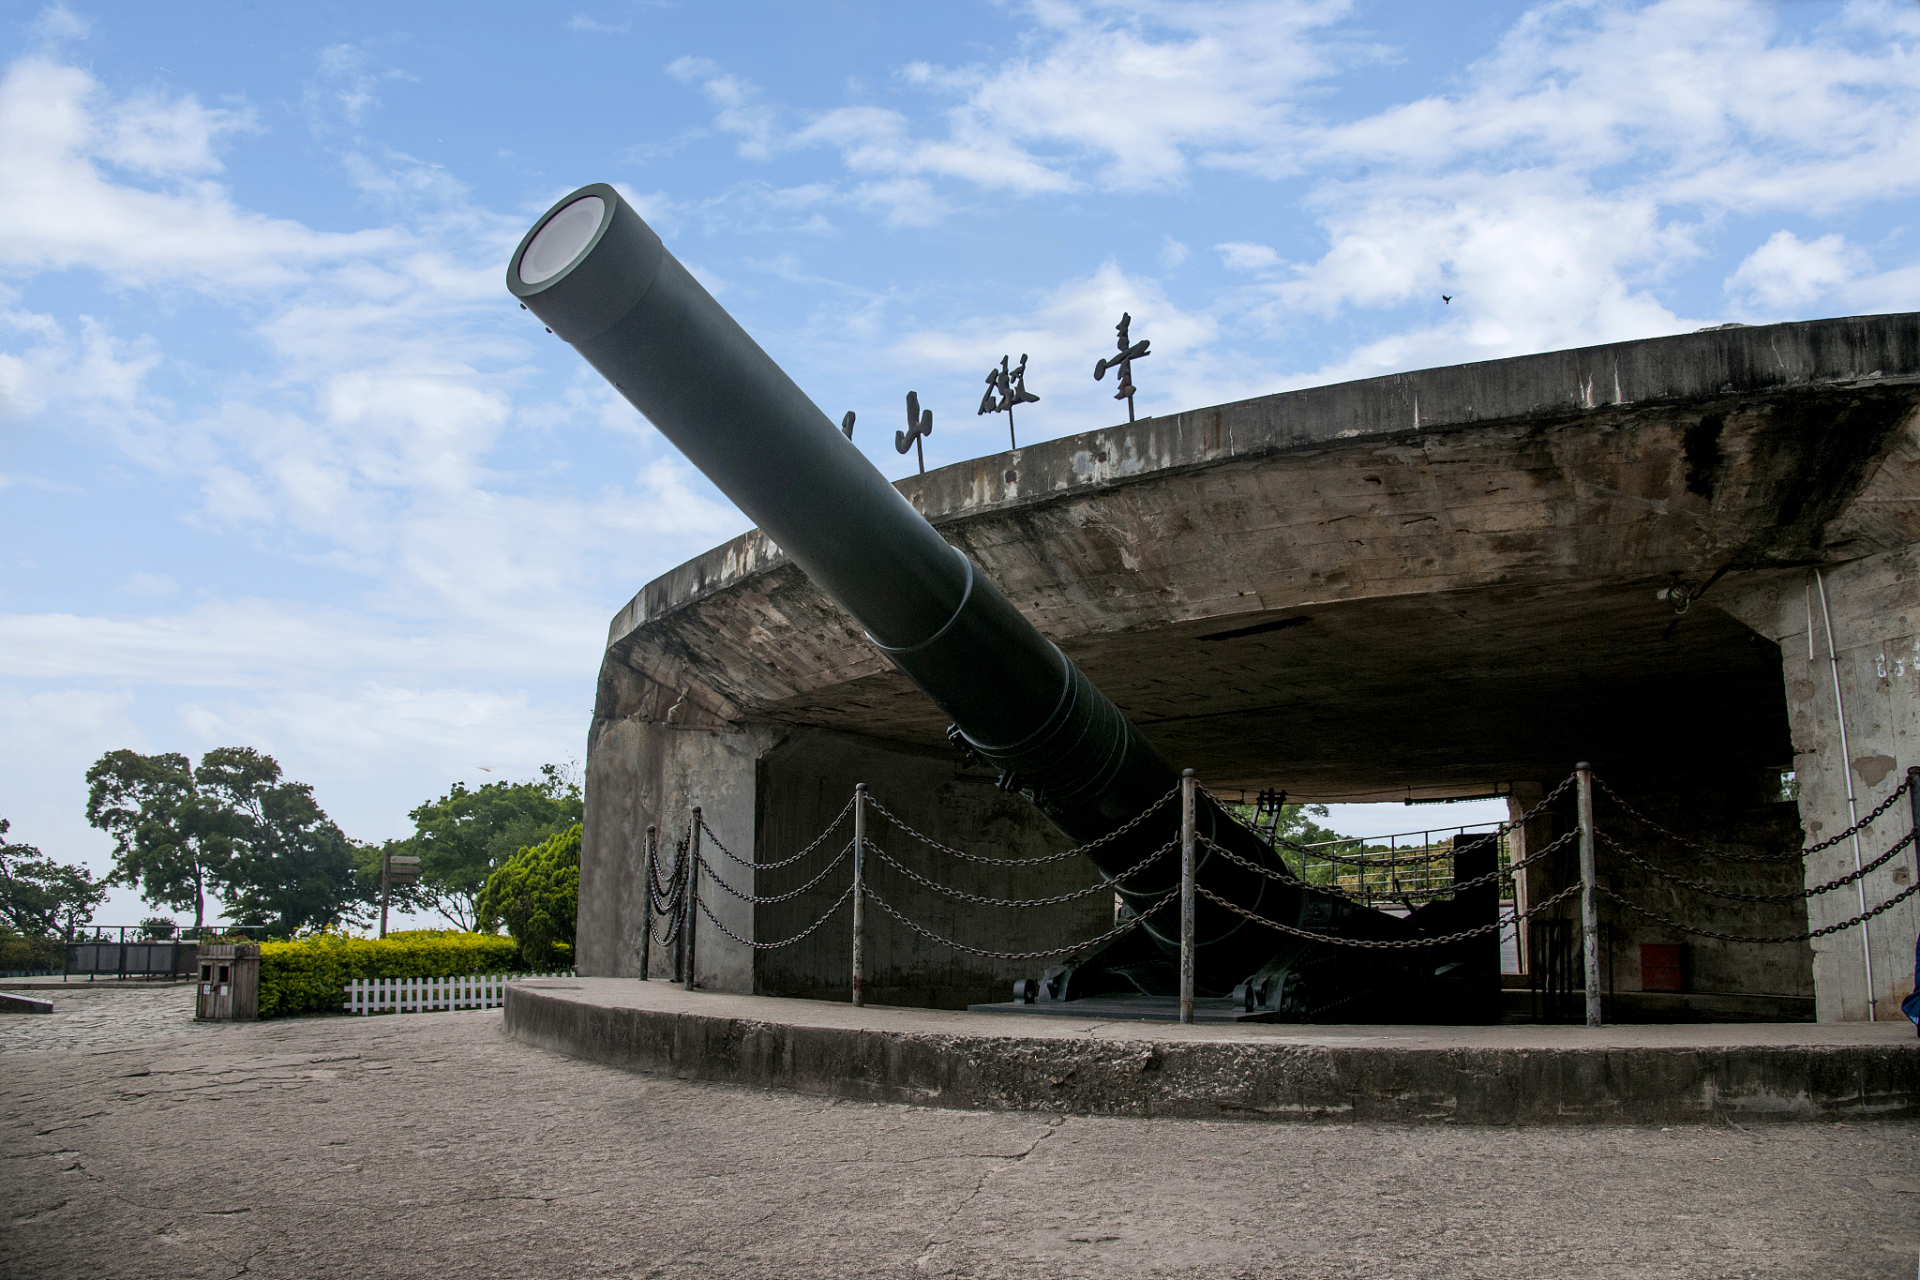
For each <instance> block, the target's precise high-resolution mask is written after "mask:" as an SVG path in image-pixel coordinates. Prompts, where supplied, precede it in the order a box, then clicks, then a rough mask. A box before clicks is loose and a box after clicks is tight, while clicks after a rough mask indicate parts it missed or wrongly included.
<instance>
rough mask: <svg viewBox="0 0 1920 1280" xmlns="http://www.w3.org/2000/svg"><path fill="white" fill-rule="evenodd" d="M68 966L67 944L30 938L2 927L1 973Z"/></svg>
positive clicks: (50, 939) (0, 933) (0, 935)
mask: <svg viewBox="0 0 1920 1280" xmlns="http://www.w3.org/2000/svg"><path fill="white" fill-rule="evenodd" d="M66 966H67V944H66V943H64V942H62V941H61V940H60V939H58V938H28V937H23V936H21V935H20V934H18V933H15V932H14V931H13V930H12V929H8V928H4V927H0V973H12V972H14V971H15V970H24V971H27V972H40V971H44V970H47V969H64V968H66Z"/></svg>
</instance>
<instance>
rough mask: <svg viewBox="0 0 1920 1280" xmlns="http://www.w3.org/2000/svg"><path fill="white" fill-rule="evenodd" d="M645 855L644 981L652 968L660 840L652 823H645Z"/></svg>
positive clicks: (642, 895) (642, 910)
mask: <svg viewBox="0 0 1920 1280" xmlns="http://www.w3.org/2000/svg"><path fill="white" fill-rule="evenodd" d="M646 848H647V856H646V857H645V858H643V859H642V860H641V863H640V874H641V875H642V876H643V877H645V883H644V884H642V885H641V887H640V899H641V901H640V981H642V982H645V981H646V980H647V979H648V978H649V977H651V976H652V970H653V893H654V886H655V885H657V884H658V883H659V878H658V876H657V875H656V874H655V873H656V871H657V869H658V867H659V853H660V841H659V835H658V833H657V831H656V830H655V828H654V825H653V824H652V823H651V822H649V823H648V824H647V846H646Z"/></svg>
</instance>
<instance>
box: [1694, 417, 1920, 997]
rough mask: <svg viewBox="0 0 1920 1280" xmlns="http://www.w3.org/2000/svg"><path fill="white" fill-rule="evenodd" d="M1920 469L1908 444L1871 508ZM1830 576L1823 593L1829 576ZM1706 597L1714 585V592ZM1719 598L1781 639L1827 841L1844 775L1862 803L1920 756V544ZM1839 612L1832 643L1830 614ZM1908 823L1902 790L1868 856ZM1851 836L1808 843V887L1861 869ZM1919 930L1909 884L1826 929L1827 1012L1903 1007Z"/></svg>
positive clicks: (1822, 915)
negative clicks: (1853, 920)
mask: <svg viewBox="0 0 1920 1280" xmlns="http://www.w3.org/2000/svg"><path fill="white" fill-rule="evenodd" d="M1916 482H1920V453H1916V452H1915V451H1914V450H1913V449H1911V448H1908V449H1903V450H1902V451H1901V452H1900V453H1899V454H1897V455H1896V456H1894V457H1891V458H1889V459H1888V460H1887V461H1886V463H1885V464H1884V465H1883V467H1882V468H1881V472H1880V474H1878V475H1876V476H1875V478H1874V489H1875V490H1876V491H1877V493H1878V496H1880V497H1882V498H1883V499H1884V500H1883V501H1880V502H1878V503H1876V504H1875V506H1874V508H1873V509H1874V510H1875V511H1878V510H1882V509H1885V510H1890V511H1897V510H1900V509H1902V508H1903V507H1904V506H1905V505H1906V504H1907V503H1908V502H1909V501H1910V499H1908V498H1906V497H1904V496H1902V495H1903V494H1904V493H1905V491H1907V490H1909V489H1910V488H1912V487H1913V486H1914V485H1915V484H1916ZM1822 586H1824V588H1825V604H1824V606H1823V604H1822V592H1821V588H1822ZM1709 599H1711V597H1709ZM1718 603H1719V607H1720V608H1722V609H1725V610H1727V611H1728V612H1730V613H1733V614H1734V615H1736V616H1737V617H1739V618H1740V619H1741V620H1742V621H1744V622H1746V623H1747V624H1748V625H1750V626H1752V627H1753V628H1754V630H1756V631H1758V632H1759V633H1760V634H1762V635H1764V636H1767V637H1768V638H1770V639H1772V640H1774V641H1775V642H1776V643H1778V644H1779V646H1780V663H1781V668H1782V673H1783V677H1784V679H1785V683H1786V690H1787V698H1786V704H1787V713H1788V716H1789V719H1790V723H1791V725H1792V729H1793V742H1794V757H1793V758H1794V769H1795V772H1796V779H1797V781H1798V783H1799V787H1800V798H1799V802H1800V812H1801V815H1802V820H1803V821H1804V823H1805V825H1806V832H1807V841H1808V843H1809V844H1810V845H1811V844H1816V843H1825V842H1826V841H1827V840H1828V838H1829V837H1831V836H1833V835H1834V834H1835V833H1837V832H1841V831H1845V830H1846V829H1847V828H1848V827H1849V826H1851V825H1852V819H1851V818H1850V817H1849V809H1848V805H1847V796H1848V792H1849V782H1851V784H1852V785H1851V791H1852V793H1853V797H1854V802H1855V808H1856V809H1857V812H1858V813H1859V815H1860V816H1861V817H1863V818H1864V817H1866V816H1867V814H1869V813H1870V812H1872V811H1873V810H1874V809H1876V808H1879V807H1880V805H1881V803H1882V802H1883V801H1885V800H1886V799H1887V798H1888V797H1889V796H1890V795H1892V793H1893V791H1894V789H1895V788H1896V787H1898V786H1899V785H1900V783H1901V782H1902V781H1903V780H1904V779H1905V777H1906V771H1907V769H1908V767H1909V766H1912V765H1915V764H1920V547H1911V546H1910V547H1903V548H1901V549H1899V550H1897V551H1885V552H1881V553H1880V554H1877V555H1872V556H1867V557H1864V558H1862V559H1859V560H1854V561H1851V562H1850V563H1847V564H1843V565H1839V566H1836V567H1833V568H1830V569H1825V570H1822V571H1821V575H1820V577H1819V579H1815V577H1814V574H1813V573H1812V572H1811V571H1800V572H1794V573H1775V574H1766V575H1755V576H1754V577H1753V578H1751V579H1750V580H1748V581H1745V582H1742V583H1738V584H1735V586H1734V588H1733V589H1731V590H1729V592H1728V593H1727V596H1726V597H1725V598H1724V599H1723V600H1721V601H1719V602H1718ZM1829 612H1830V613H1831V622H1832V629H1833V634H1832V648H1831V649H1829V647H1828V635H1827V624H1828V621H1829V618H1828V614H1829ZM1835 659H1837V661H1838V676H1839V683H1840V687H1839V694H1840V696H1841V697H1842V698H1843V699H1844V705H1845V713H1846V729H1847V734H1846V745H1847V750H1846V751H1845V752H1844V753H1843V752H1842V750H1841V735H1840V717H1839V715H1838V708H1837V707H1836V703H1835V701H1834V696H1835V689H1834V677H1835ZM1912 829H1913V811H1912V809H1911V808H1910V806H1909V802H1908V801H1906V800H1904V799H1903V800H1900V801H1897V802H1896V803H1895V804H1894V805H1893V807H1892V808H1891V809H1890V810H1889V811H1888V812H1887V813H1886V814H1885V815H1883V816H1882V817H1880V818H1879V819H1877V820H1876V821H1875V822H1874V823H1873V825H1872V826H1871V827H1869V828H1868V829H1867V830H1866V832H1864V833H1863V834H1862V836H1861V838H1860V843H1859V848H1858V850H1857V852H1858V854H1859V864H1858V865H1860V866H1866V865H1868V864H1871V863H1872V862H1874V861H1876V860H1878V859H1879V858H1880V855H1881V854H1883V853H1884V852H1885V851H1886V850H1888V849H1889V848H1891V847H1892V846H1893V844H1894V843H1895V842H1896V841H1898V840H1899V839H1900V838H1901V837H1902V836H1905V835H1906V834H1907V833H1908V832H1909V831H1911V830H1912ZM1855 854H1856V849H1855V848H1854V845H1853V842H1852V841H1851V840H1846V841H1841V842H1840V843H1839V844H1837V845H1833V846H1832V847H1830V848H1827V849H1824V850H1821V851H1820V852H1818V853H1814V854H1811V855H1809V856H1808V857H1807V858H1806V860H1805V881H1804V882H1805V885H1806V887H1808V888H1812V887H1813V886H1815V885H1819V884H1824V883H1825V882H1827V881H1829V880H1832V879H1834V878H1836V877H1838V876H1842V875H1846V874H1849V873H1851V872H1852V871H1853V870H1854V867H1855V865H1856V863H1855ZM1917 879H1920V854H1916V852H1915V851H1914V850H1913V849H1911V848H1909V849H1907V850H1906V851H1905V852H1903V853H1900V854H1897V855H1895V856H1894V857H1893V858H1892V859H1890V860H1888V861H1886V862H1885V863H1884V865H1882V866H1881V867H1880V868H1879V869H1878V870H1876V871H1872V872H1869V873H1868V874H1867V876H1866V877H1865V878H1864V879H1862V880H1861V881H1860V882H1859V887H1858V888H1856V887H1854V886H1848V887H1846V888H1843V889H1840V890H1838V891H1836V892H1831V893H1823V894H1820V895H1818V896H1816V897H1814V898H1812V899H1810V900H1809V902H1808V904H1807V923H1808V925H1809V926H1810V927H1811V928H1814V929H1820V928H1825V927H1827V926H1828V925H1831V924H1834V923H1837V922H1838V921H1841V920H1845V919H1848V918H1850V917H1852V916H1855V915H1857V914H1859V913H1860V910H1861V906H1862V902H1863V901H1864V903H1865V905H1866V906H1867V907H1869V908H1871V907H1876V906H1878V905H1880V904H1881V903H1883V902H1886V901H1887V900H1888V899H1890V898H1893V897H1895V896H1896V895H1898V894H1901V893H1904V892H1907V891H1908V890H1910V889H1912V887H1913V886H1914V884H1915V882H1916V880H1917ZM1916 935H1920V895H1916V896H1915V897H1909V898H1907V899H1906V901H1904V902H1901V903H1899V904H1897V905H1895V906H1894V907H1892V908H1890V909H1889V910H1887V911H1886V912H1884V913H1883V914H1882V915H1880V916H1879V917H1878V918H1876V919H1874V920H1871V921H1869V922H1868V923H1867V925H1866V928H1865V931H1864V934H1863V931H1862V930H1860V929H1850V930H1847V931H1845V932H1843V933H1839V934H1834V935H1830V936H1828V937H1825V938H1817V939H1815V940H1814V943H1813V972H1814V983H1815V987H1816V989H1817V991H1818V1000H1819V1016H1820V1018H1821V1020H1822V1021H1834V1020H1839V1019H1853V1018H1865V1017H1868V1016H1869V1012H1870V1010H1869V1006H1868V996H1869V986H1868V983H1867V965H1868V952H1867V951H1866V950H1863V947H1862V938H1863V936H1864V938H1865V939H1866V947H1867V948H1870V954H1871V959H1872V968H1873V982H1872V987H1871V992H1872V995H1873V997H1874V1000H1875V1003H1876V1005H1877V1008H1876V1009H1874V1010H1872V1012H1874V1013H1877V1015H1878V1016H1879V1017H1880V1018H1882V1019H1899V1017H1900V1001H1901V1000H1902V999H1904V998H1905V997H1906V996H1907V995H1909V994H1911V992H1912V991H1913V946H1914V938H1915V936H1916Z"/></svg>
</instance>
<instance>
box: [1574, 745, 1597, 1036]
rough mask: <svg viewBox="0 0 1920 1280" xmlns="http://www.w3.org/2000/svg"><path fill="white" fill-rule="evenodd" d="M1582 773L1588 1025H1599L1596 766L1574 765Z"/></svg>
mask: <svg viewBox="0 0 1920 1280" xmlns="http://www.w3.org/2000/svg"><path fill="white" fill-rule="evenodd" d="M1574 770H1575V772H1577V773H1578V774H1579V775H1580V791H1579V798H1580V950H1581V958H1582V960H1583V961H1584V962H1585V963H1584V966H1583V967H1584V969H1585V975H1584V979H1583V980H1584V981H1585V983H1586V987H1587V1025H1588V1026H1590V1027H1597V1026H1599V1025H1600V908H1599V903H1597V902H1596V901H1595V900H1594V899H1595V897H1596V895H1595V892H1594V887H1595V883H1596V881H1597V880H1598V877H1597V876H1596V875H1595V873H1594V860H1593V766H1591V765H1589V764H1588V763H1587V762H1586V761H1585V760H1582V761H1581V762H1580V763H1579V764H1577V765H1575V766H1574Z"/></svg>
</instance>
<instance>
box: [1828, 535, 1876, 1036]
mask: <svg viewBox="0 0 1920 1280" xmlns="http://www.w3.org/2000/svg"><path fill="white" fill-rule="evenodd" d="M1813 581H1814V585H1815V586H1817V587H1818V588H1819V589H1820V617H1821V620H1822V621H1823V622H1824V623H1825V624H1826V630H1827V663H1828V665H1829V666H1830V667H1831V668H1832V670H1833V718H1834V720H1835V721H1836V722H1837V723H1838V724H1839V726H1840V777H1841V779H1842V780H1844V781H1845V782H1846V784H1847V825H1848V826H1850V827H1853V828H1855V830H1854V833H1853V869H1854V871H1855V872H1856V873H1858V872H1859V870H1860V832H1859V830H1858V828H1859V825H1860V805H1859V802H1858V801H1857V800H1855V798H1854V794H1853V764H1852V761H1853V750H1852V748H1850V747H1849V746H1848V745H1847V703H1846V700H1845V699H1844V698H1842V697H1841V696H1840V655H1839V653H1838V652H1836V651H1835V649H1834V647H1833V611H1832V610H1831V609H1829V608H1828V607H1827V580H1826V579H1825V578H1824V577H1822V576H1821V574H1820V571H1819V570H1818V569H1815V570H1814V571H1813ZM1853 891H1854V893H1855V895H1856V896H1857V897H1858V898H1859V901H1860V914H1861V915H1863V916H1864V915H1865V914H1867V878H1866V877H1865V876H1861V877H1860V878H1859V879H1858V880H1855V881H1854V882H1853ZM1867 924H1868V922H1867V921H1865V920H1862V921H1861V922H1860V959H1861V962H1862V963H1863V964H1865V966H1866V978H1867V1021H1868V1022H1878V1021H1879V1020H1880V1006H1879V1000H1878V998H1877V997H1876V996H1875V994H1874V989H1873V939H1872V938H1871V936H1869V934H1868V932H1867Z"/></svg>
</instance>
